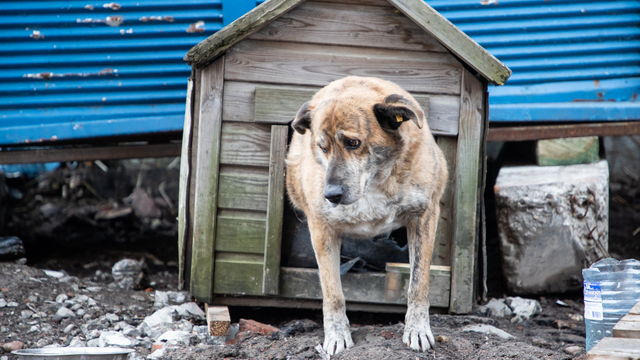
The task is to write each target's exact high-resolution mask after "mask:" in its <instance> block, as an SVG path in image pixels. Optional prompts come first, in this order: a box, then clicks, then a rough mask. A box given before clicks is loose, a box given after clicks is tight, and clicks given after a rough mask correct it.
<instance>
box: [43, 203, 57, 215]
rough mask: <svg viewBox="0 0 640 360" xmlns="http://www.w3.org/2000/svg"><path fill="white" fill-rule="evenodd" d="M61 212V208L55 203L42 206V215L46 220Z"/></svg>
mask: <svg viewBox="0 0 640 360" xmlns="http://www.w3.org/2000/svg"><path fill="white" fill-rule="evenodd" d="M59 212H60V207H59V206H58V205H56V204H54V203H46V204H44V205H42V206H40V213H41V214H42V216H44V217H45V218H50V217H52V216H54V215H57V214H58V213H59Z"/></svg>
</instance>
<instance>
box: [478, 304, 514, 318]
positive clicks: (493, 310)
mask: <svg viewBox="0 0 640 360" xmlns="http://www.w3.org/2000/svg"><path fill="white" fill-rule="evenodd" d="M479 310H480V312H481V313H482V314H483V315H485V316H493V317H499V318H504V317H511V315H513V312H512V311H511V308H510V307H509V306H508V305H507V304H505V299H491V300H490V301H489V302H488V303H487V304H486V305H483V306H481V307H480V309H479Z"/></svg>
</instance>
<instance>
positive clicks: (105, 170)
mask: <svg viewBox="0 0 640 360" xmlns="http://www.w3.org/2000/svg"><path fill="white" fill-rule="evenodd" d="M93 163H94V164H96V165H97V166H98V167H99V168H100V170H102V171H104V172H108V171H109V167H108V166H107V165H105V164H104V163H103V162H102V161H100V160H94V161H93Z"/></svg>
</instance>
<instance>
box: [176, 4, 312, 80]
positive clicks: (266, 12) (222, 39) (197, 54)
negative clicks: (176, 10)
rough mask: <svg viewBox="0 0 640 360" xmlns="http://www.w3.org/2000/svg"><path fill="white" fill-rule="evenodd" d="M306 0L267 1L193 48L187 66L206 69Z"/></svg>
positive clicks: (185, 58) (187, 55)
mask: <svg viewBox="0 0 640 360" xmlns="http://www.w3.org/2000/svg"><path fill="white" fill-rule="evenodd" d="M302 1H304V0H279V1H267V2H264V3H262V4H261V5H260V6H258V7H256V8H254V9H253V10H251V11H249V12H248V13H246V14H245V15H243V16H242V17H240V18H239V19H237V20H236V21H234V22H233V23H231V24H229V25H228V26H225V27H224V28H222V29H221V30H220V31H218V32H216V33H215V34H213V35H211V36H209V37H208V38H206V39H205V40H203V41H202V42H200V43H199V44H198V45H196V46H194V47H192V48H191V49H190V50H189V52H187V54H186V55H185V57H184V60H185V61H186V62H187V64H189V65H192V66H194V67H198V68H201V67H204V66H207V65H208V64H210V63H211V62H212V61H214V60H215V59H217V58H218V57H219V56H221V55H222V54H223V53H224V52H225V51H227V49H229V48H230V47H232V46H233V45H235V44H236V43H237V42H239V41H241V40H243V39H245V38H246V37H248V36H249V35H251V34H253V33H254V32H256V31H258V30H260V29H262V27H264V26H265V25H267V24H268V23H270V22H271V21H273V20H274V19H276V18H278V16H280V15H282V14H283V13H285V12H287V11H289V10H290V9H292V8H293V7H295V6H296V5H298V4H299V3H301V2H302Z"/></svg>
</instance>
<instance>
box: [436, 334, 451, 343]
mask: <svg viewBox="0 0 640 360" xmlns="http://www.w3.org/2000/svg"><path fill="white" fill-rule="evenodd" d="M447 341H449V337H448V336H444V335H438V336H436V342H439V343H443V342H447Z"/></svg>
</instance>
